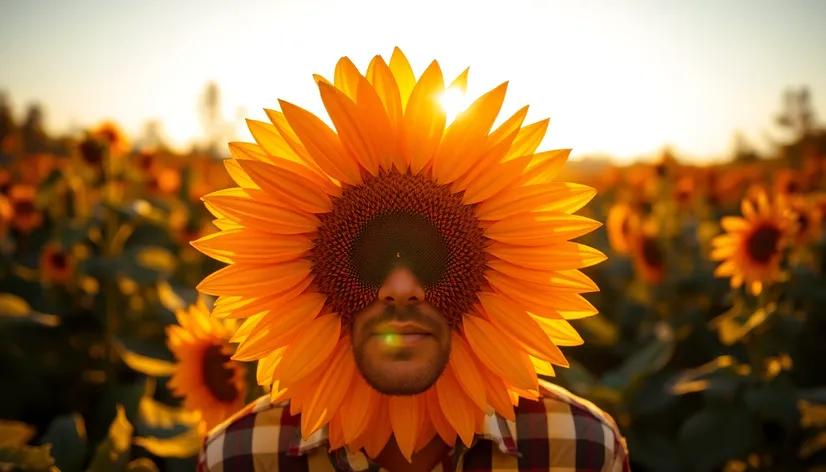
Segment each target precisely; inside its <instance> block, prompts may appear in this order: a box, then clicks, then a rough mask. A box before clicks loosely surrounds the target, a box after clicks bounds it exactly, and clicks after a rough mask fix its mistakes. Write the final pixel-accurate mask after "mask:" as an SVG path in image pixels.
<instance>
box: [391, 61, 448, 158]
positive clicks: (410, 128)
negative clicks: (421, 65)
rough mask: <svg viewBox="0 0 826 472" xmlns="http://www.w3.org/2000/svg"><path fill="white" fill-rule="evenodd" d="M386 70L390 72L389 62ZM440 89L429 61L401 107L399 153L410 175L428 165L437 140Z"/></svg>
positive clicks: (441, 125)
mask: <svg viewBox="0 0 826 472" xmlns="http://www.w3.org/2000/svg"><path fill="white" fill-rule="evenodd" d="M390 69H391V70H392V69H393V63H392V59H391V63H390ZM394 74H395V72H394ZM400 87H401V84H400ZM444 89H445V86H444V81H443V79H442V70H441V69H440V68H439V64H438V63H437V62H436V61H433V62H432V63H431V64H430V66H428V68H427V69H426V70H425V71H424V73H423V74H422V77H421V78H420V79H419V81H418V82H416V85H415V86H414V87H413V91H412V92H411V94H410V101H409V102H408V103H407V106H406V107H405V110H404V119H403V121H404V134H403V142H404V145H403V148H402V151H403V152H404V155H405V158H406V162H407V163H409V165H410V170H411V171H412V173H413V174H418V173H419V172H421V171H422V169H424V168H425V166H426V165H427V164H429V163H430V161H431V160H432V159H433V154H434V153H435V152H436V149H437V148H438V146H439V142H440V141H441V138H442V132H443V130H444V127H445V119H446V118H445V111H444V110H443V109H442V107H441V105H440V103H439V97H441V95H442V93H444Z"/></svg>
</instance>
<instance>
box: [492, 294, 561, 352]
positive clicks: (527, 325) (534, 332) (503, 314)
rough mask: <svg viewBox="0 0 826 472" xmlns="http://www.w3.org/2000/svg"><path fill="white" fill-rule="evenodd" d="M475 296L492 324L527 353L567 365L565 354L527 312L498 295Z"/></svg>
mask: <svg viewBox="0 0 826 472" xmlns="http://www.w3.org/2000/svg"><path fill="white" fill-rule="evenodd" d="M477 296H478V297H479V302H480V303H481V304H482V306H483V307H484V308H485V311H486V312H487V314H488V317H489V318H490V320H491V322H492V323H493V325H494V326H496V327H497V328H499V329H500V330H502V332H503V333H505V334H507V335H509V336H510V337H511V339H513V341H514V342H518V343H520V344H521V345H523V346H524V347H525V349H526V351H527V353H528V354H529V355H531V356H534V357H536V358H539V359H542V360H546V361H548V362H551V363H553V364H556V365H561V366H564V367H568V361H567V360H566V359H565V355H564V354H562V351H560V350H559V348H558V347H557V346H556V345H555V344H554V343H553V341H551V339H550V338H549V337H548V336H547V335H546V334H545V333H544V331H542V329H541V326H540V325H539V324H538V323H537V322H536V321H535V320H534V319H533V318H532V317H531V316H530V315H528V313H526V312H525V311H524V310H521V309H519V308H518V307H513V306H512V305H510V304H508V302H507V300H506V299H503V298H502V297H500V296H498V295H495V294H492V293H488V292H482V293H479V294H478V295H477Z"/></svg>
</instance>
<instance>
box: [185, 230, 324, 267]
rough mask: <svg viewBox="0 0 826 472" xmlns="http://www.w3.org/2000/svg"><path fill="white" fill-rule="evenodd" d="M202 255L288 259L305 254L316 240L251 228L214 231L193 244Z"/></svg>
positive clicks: (226, 259) (252, 260)
mask: <svg viewBox="0 0 826 472" xmlns="http://www.w3.org/2000/svg"><path fill="white" fill-rule="evenodd" d="M190 244H191V245H192V247H194V248H195V249H197V250H198V251H200V252H202V253H203V254H205V255H207V256H209V257H211V258H213V259H215V260H218V261H221V262H225V263H233V262H248V263H260V262H261V261H267V262H268V263H280V262H287V261H291V260H293V259H298V258H299V257H303V256H305V255H306V254H307V253H308V252H309V251H310V249H312V247H313V242H312V241H311V240H310V238H309V237H307V236H304V235H286V236H282V237H279V238H273V237H271V236H270V235H269V234H267V233H264V232H261V231H257V230H255V229H252V228H240V229H231V230H227V231H219V232H217V233H212V234H209V235H207V236H204V237H203V238H200V239H198V240H195V241H192V242H191V243H190Z"/></svg>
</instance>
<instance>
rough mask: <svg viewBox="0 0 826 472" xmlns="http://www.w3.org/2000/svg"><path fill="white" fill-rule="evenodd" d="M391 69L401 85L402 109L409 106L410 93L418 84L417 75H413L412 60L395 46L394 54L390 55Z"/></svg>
mask: <svg viewBox="0 0 826 472" xmlns="http://www.w3.org/2000/svg"><path fill="white" fill-rule="evenodd" d="M390 71H391V72H392V73H393V77H394V78H395V79H396V83H397V84H398V86H399V98H400V100H401V105H402V110H404V109H405V108H407V102H408V99H409V98H410V93H411V92H412V91H413V87H414V86H415V85H416V76H415V75H413V68H412V67H410V62H408V61H407V58H406V57H405V56H404V53H402V51H401V49H399V48H394V49H393V55H392V56H390Z"/></svg>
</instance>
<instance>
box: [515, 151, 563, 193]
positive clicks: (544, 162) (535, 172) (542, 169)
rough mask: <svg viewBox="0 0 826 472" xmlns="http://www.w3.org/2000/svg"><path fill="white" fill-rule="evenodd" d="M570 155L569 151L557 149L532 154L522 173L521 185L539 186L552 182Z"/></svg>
mask: <svg viewBox="0 0 826 472" xmlns="http://www.w3.org/2000/svg"><path fill="white" fill-rule="evenodd" d="M570 155H571V150H570V149H557V150H554V151H545V152H540V153H537V154H534V155H533V158H531V163H530V164H528V167H526V168H525V172H523V173H522V177H521V179H520V180H521V184H522V185H539V184H544V183H548V182H550V181H552V180H553V179H554V178H556V176H557V175H558V174H559V171H561V170H562V169H563V168H564V167H565V163H566V162H568V156H570Z"/></svg>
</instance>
